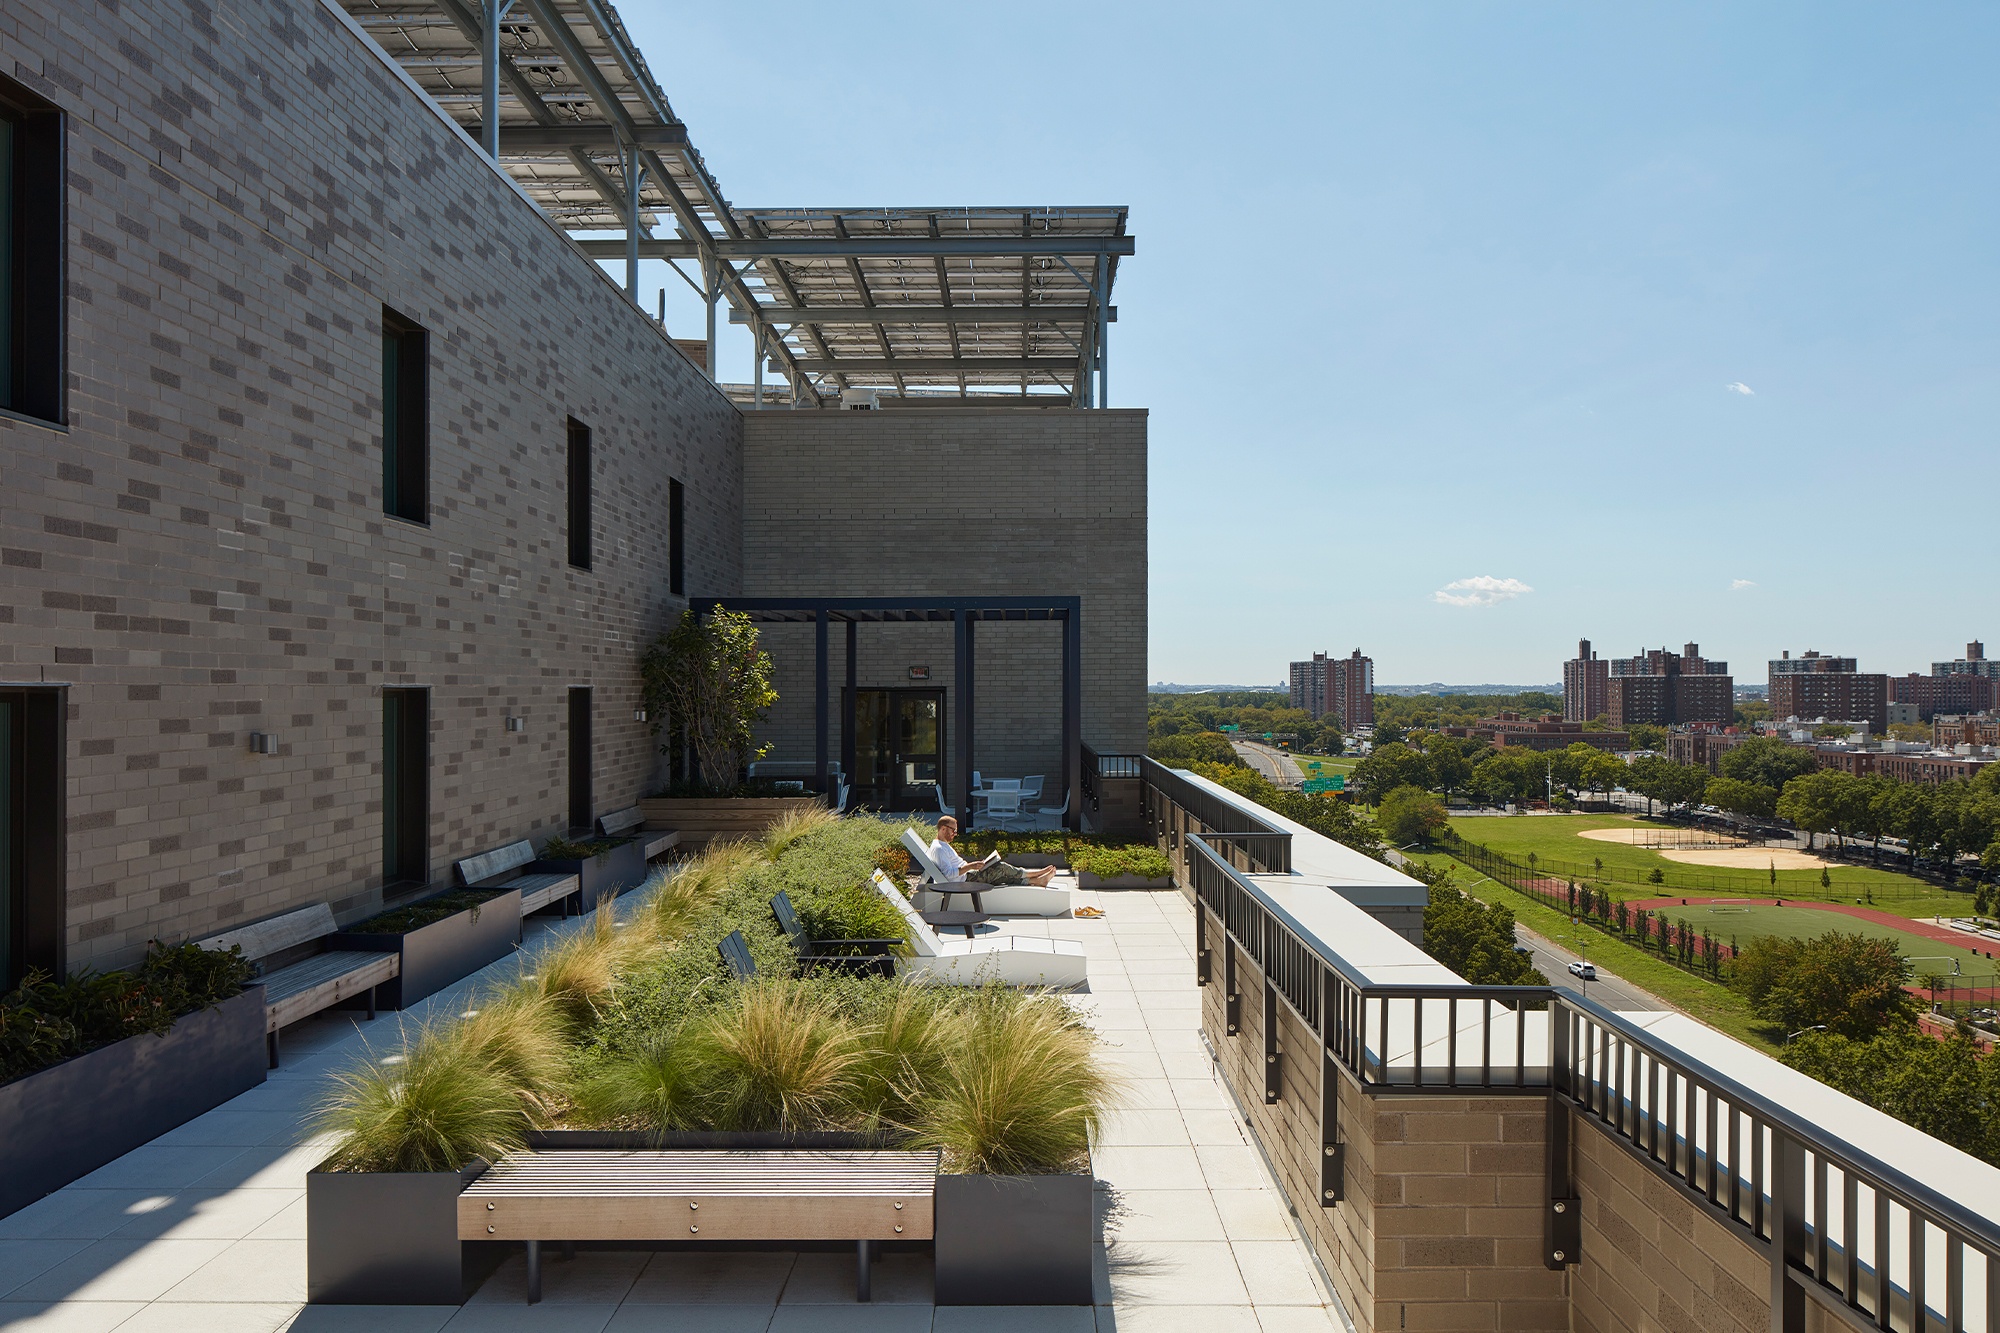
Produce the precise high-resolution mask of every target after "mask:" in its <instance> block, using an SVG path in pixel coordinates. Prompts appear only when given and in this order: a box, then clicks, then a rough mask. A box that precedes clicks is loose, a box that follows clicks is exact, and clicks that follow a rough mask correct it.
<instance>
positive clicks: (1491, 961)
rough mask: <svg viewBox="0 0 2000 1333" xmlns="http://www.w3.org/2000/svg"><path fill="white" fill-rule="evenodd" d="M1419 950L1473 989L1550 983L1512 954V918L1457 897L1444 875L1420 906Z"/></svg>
mask: <svg viewBox="0 0 2000 1333" xmlns="http://www.w3.org/2000/svg"><path fill="white" fill-rule="evenodd" d="M1424 952H1425V953H1428V954H1429V955H1430V956H1431V957H1433V958H1435V959H1437V960H1438V961H1439V962H1440V963H1443V964H1444V965H1445V966H1446V967H1448V968H1450V969H1451V970H1452V971H1454V972H1456V973H1458V975H1460V976H1461V977H1464V978H1465V979H1466V980H1467V981H1469V982H1471V983H1472V984H1473V985H1475V986H1546V985H1548V983H1549V979H1548V978H1547V977H1546V976H1544V975H1542V973H1541V972H1540V971H1538V970H1537V969H1536V968H1535V965H1534V964H1533V963H1532V962H1530V961H1529V960H1528V958H1527V957H1526V956H1525V955H1523V954H1520V953H1516V952H1515V950H1514V914H1513V913H1512V912H1510V911H1508V910H1507V909H1506V908H1505V907H1501V906H1498V905H1490V904H1487V903H1483V902H1480V901H1479V900H1478V899H1477V898H1474V897H1472V896H1471V895H1469V894H1466V893H1461V892H1460V891H1459V890H1458V889H1457V888H1456V887H1454V886H1453V885H1452V884H1451V882H1450V877H1449V876H1448V875H1447V876H1446V877H1445V878H1444V879H1443V880H1440V881H1438V882H1435V883H1433V884H1432V885H1431V891H1430V904H1429V905H1428V906H1427V907H1425V908H1424Z"/></svg>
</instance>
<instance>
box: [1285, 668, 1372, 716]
mask: <svg viewBox="0 0 2000 1333" xmlns="http://www.w3.org/2000/svg"><path fill="white" fill-rule="evenodd" d="M1292 707H1294V708H1303V709H1305V710H1306V711H1307V712H1308V713H1311V714H1312V715H1313V716H1314V717H1315V718H1323V717H1326V716H1328V715H1329V714H1331V715H1332V717H1333V719H1334V723H1335V725H1337V726H1338V727H1339V728H1340V729H1341V730H1342V731H1352V730H1353V729H1354V728H1356V727H1368V726H1373V725H1374V724H1375V659H1374V658H1372V657H1363V656H1362V655H1361V650H1360V649H1359V648H1356V649H1355V650H1354V652H1353V654H1352V655H1351V656H1348V657H1328V656H1327V655H1326V654H1325V653H1314V654H1313V655H1312V657H1311V659H1310V660H1308V661H1304V662H1294V663H1292Z"/></svg>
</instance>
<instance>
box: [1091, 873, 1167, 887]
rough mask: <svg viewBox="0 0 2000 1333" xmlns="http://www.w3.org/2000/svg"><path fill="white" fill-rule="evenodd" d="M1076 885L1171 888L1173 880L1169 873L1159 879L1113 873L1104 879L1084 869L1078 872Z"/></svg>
mask: <svg viewBox="0 0 2000 1333" xmlns="http://www.w3.org/2000/svg"><path fill="white" fill-rule="evenodd" d="M1076 886H1077V887H1078V888H1079V889H1171V888H1172V887H1174V881H1173V877H1172V876H1170V875H1168V876H1162V877H1161V878H1159V879H1143V878H1141V877H1140V876H1138V875H1113V876H1112V877H1111V878H1110V879H1105V878H1104V877H1103V876H1102V875H1093V874H1091V873H1090V872H1089V871H1088V870H1084V871H1080V872H1078V874H1077V877H1076Z"/></svg>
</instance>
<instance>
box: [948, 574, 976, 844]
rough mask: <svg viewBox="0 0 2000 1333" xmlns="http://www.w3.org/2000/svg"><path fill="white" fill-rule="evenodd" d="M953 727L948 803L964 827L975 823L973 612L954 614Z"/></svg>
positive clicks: (952, 615) (959, 611)
mask: <svg viewBox="0 0 2000 1333" xmlns="http://www.w3.org/2000/svg"><path fill="white" fill-rule="evenodd" d="M951 627H952V676H953V681H952V695H953V697H952V701H951V702H952V708H951V712H952V730H953V731H954V732H955V733H956V734H957V742H956V744H955V745H954V746H953V747H952V748H953V763H952V770H951V787H950V791H951V793H952V795H951V796H950V797H949V798H948V803H949V804H950V805H951V806H952V807H953V808H954V809H956V810H957V811H958V815H959V818H960V819H962V820H964V821H965V826H966V827H970V826H971V824H972V613H971V612H970V611H965V610H958V611H954V612H952V613H951Z"/></svg>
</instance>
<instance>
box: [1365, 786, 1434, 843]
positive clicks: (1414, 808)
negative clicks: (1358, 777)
mask: <svg viewBox="0 0 2000 1333" xmlns="http://www.w3.org/2000/svg"><path fill="white" fill-rule="evenodd" d="M1448 822H1449V821H1448V820H1447V818H1446V815H1445V810H1444V802H1443V801H1440V800H1439V799H1438V798H1437V797H1435V796H1433V795H1432V794H1431V793H1429V792H1427V791H1425V790H1423V789H1422V788H1421V787H1411V786H1402V787H1398V788H1396V789H1395V790H1394V791H1392V792H1390V793H1389V794H1388V795H1387V796H1384V797H1383V798H1382V803H1381V804H1380V805H1379V806H1377V807H1376V809H1375V826H1376V828H1378V829H1380V830H1381V833H1382V836H1383V837H1385V838H1387V839H1388V840H1389V841H1390V842H1391V843H1392V844H1394V845H1395V846H1397V847H1405V846H1408V845H1409V844H1410V843H1413V842H1423V843H1427V842H1429V841H1430V840H1431V839H1432V838H1433V837H1435V836H1436V835H1437V834H1438V833H1439V832H1440V831H1442V830H1443V829H1444V827H1445V825H1446V824H1447V823H1448Z"/></svg>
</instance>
